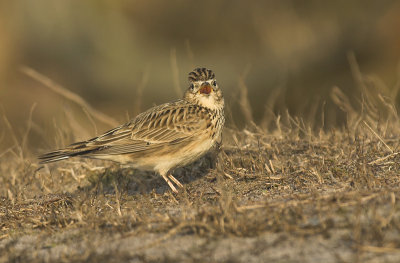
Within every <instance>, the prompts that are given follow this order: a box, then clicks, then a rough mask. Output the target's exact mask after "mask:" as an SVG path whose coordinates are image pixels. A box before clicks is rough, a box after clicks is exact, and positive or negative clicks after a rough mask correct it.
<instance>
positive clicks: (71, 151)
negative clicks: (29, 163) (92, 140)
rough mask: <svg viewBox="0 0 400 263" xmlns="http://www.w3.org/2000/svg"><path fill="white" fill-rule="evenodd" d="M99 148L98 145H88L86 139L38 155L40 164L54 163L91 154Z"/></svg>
mask: <svg viewBox="0 0 400 263" xmlns="http://www.w3.org/2000/svg"><path fill="white" fill-rule="evenodd" d="M98 149H99V147H98V146H88V145H87V142H86V141H85V142H77V143H74V144H71V145H70V146H68V147H67V148H65V149H60V150H56V151H53V152H49V153H45V154H43V155H40V156H38V159H39V160H40V162H39V163H40V164H45V163H52V162H57V161H61V160H65V159H68V158H71V157H74V156H80V155H86V154H90V153H92V152H94V151H96V150H98Z"/></svg>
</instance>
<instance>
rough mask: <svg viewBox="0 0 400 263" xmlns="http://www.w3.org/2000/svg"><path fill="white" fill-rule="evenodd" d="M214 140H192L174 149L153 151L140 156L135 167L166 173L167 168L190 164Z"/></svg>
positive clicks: (205, 150) (207, 149) (208, 148)
mask: <svg viewBox="0 0 400 263" xmlns="http://www.w3.org/2000/svg"><path fill="white" fill-rule="evenodd" d="M213 144H214V140H210V139H208V140H204V141H203V142H201V143H199V142H192V143H189V144H187V145H185V146H181V145H178V146H177V147H176V148H175V149H170V150H169V151H164V152H163V153H154V154H153V155H152V156H148V157H146V158H142V159H141V160H140V161H139V162H137V166H136V168H139V169H145V170H154V171H157V172H159V173H161V174H162V173H166V172H168V171H169V170H171V169H173V168H176V167H181V166H184V165H187V164H190V163H192V162H194V161H196V160H197V159H198V158H200V157H201V156H202V155H204V154H205V153H207V152H208V151H209V150H210V148H211V147H212V146H213Z"/></svg>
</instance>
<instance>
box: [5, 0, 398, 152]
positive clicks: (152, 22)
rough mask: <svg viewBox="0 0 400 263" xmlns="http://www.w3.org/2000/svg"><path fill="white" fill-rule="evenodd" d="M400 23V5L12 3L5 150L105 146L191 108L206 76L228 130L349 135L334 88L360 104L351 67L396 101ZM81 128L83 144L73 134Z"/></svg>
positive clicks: (8, 5)
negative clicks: (133, 128) (291, 126)
mask: <svg viewBox="0 0 400 263" xmlns="http://www.w3.org/2000/svg"><path fill="white" fill-rule="evenodd" d="M399 14H400V2H399V1H373V2H372V3H366V2H365V1H329V2H327V1H317V0H315V1H294V0H293V1H272V0H271V1H235V0H205V1H184V0H172V1H161V0H159V1H127V0H120V1H110V0H96V1H95V0H92V1H90V0H87V1H67V0H57V1H54V0H35V1H23V0H14V1H1V2H0V114H1V118H2V119H1V121H0V147H1V148H2V149H8V148H7V147H11V146H12V145H14V144H15V141H18V140H23V139H24V138H25V137H26V136H28V135H26V134H27V129H29V130H30V131H29V138H31V139H30V140H29V144H30V145H31V146H35V147H39V148H40V149H46V148H49V147H54V146H56V145H59V146H62V145H63V144H64V143H71V142H72V141H73V140H76V139H85V138H86V137H87V136H94V135H95V134H98V133H100V132H103V131H105V130H106V129H109V128H112V127H111V126H112V124H113V123H122V122H125V121H126V120H127V119H128V118H130V117H133V116H135V115H136V114H137V113H138V112H140V111H143V110H146V109H147V108H149V107H151V106H153V105H155V104H160V103H163V102H167V101H171V100H174V99H176V98H178V97H180V96H181V93H182V92H183V90H184V89H185V88H186V87H187V74H188V72H190V71H191V70H192V69H193V68H194V67H197V66H204V67H208V68H210V69H212V70H213V71H214V72H215V73H216V76H217V80H218V82H219V84H220V86H221V87H222V89H223V91H224V94H225V97H226V103H227V111H228V115H229V116H228V119H229V120H228V126H229V127H239V128H242V127H245V125H246V120H248V119H249V118H252V119H253V121H254V122H255V123H257V124H260V125H262V123H263V122H264V124H265V120H266V119H267V118H270V117H271V116H277V115H279V114H280V115H282V114H285V112H286V110H288V112H289V113H290V114H291V115H294V116H299V117H304V118H315V116H316V113H318V112H324V122H325V123H324V125H325V127H326V128H328V129H329V128H332V127H335V126H340V125H342V124H343V122H344V113H343V112H342V111H341V110H340V108H339V107H337V106H336V105H335V104H334V103H333V102H332V99H331V96H330V94H331V91H332V88H333V87H334V86H337V87H339V88H340V89H341V90H342V91H343V92H344V93H345V94H347V95H348V96H349V97H350V98H357V96H358V97H359V94H357V93H358V92H359V90H357V89H356V88H355V86H356V85H355V80H354V76H353V74H352V70H351V68H350V65H349V58H355V59H356V61H357V64H358V66H359V68H360V70H361V72H362V73H363V74H366V75H369V76H371V77H372V78H374V79H375V80H377V81H379V83H380V84H381V86H382V87H385V89H387V90H389V91H390V90H391V89H393V88H394V87H396V85H398V81H399V72H400V70H399V61H400V60H399V58H400V34H399V32H400V15H399ZM31 69H33V70H34V72H35V73H39V74H41V75H36V78H35V77H32V74H31V75H30V74H29V72H30V73H32V71H30V70H31ZM38 76H39V77H38ZM46 80H51V81H52V82H53V83H51V84H49V83H47V84H49V85H50V86H54V85H61V86H62V87H63V88H65V89H67V90H69V91H72V92H74V93H76V94H77V95H79V96H80V97H81V98H82V99H84V100H85V101H87V102H88V103H89V104H90V105H91V106H93V108H94V109H96V110H99V111H101V112H102V113H104V114H106V115H107V116H110V117H111V118H113V121H109V122H107V121H100V120H98V119H96V118H93V116H91V115H90V114H88V113H87V112H88V111H87V109H85V107H82V106H81V105H79V104H77V103H75V102H73V101H71V100H70V99H68V98H66V96H65V94H64V95H60V94H59V93H57V92H55V91H54V90H53V89H51V88H49V87H48V86H46V83H45V82H46ZM388 94H391V93H390V92H389V93H388ZM245 97H247V98H248V102H247V105H246V101H244V100H243V98H245ZM249 105H251V108H250V107H249ZM241 106H245V107H247V108H248V109H249V110H248V112H247V113H246V112H244V113H243V110H241ZM85 112H86V113H85ZM310 112H312V114H311V115H310ZM307 116H308V117H307ZM310 116H311V117H310ZM71 127H72V130H75V131H76V133H75V134H74V135H73V136H72V137H73V138H69V137H66V136H65V134H64V135H63V134H62V133H63V132H65V133H67V131H66V130H67V128H68V129H69V128H71ZM79 130H80V132H78V131H79ZM54 135H56V136H54ZM60 138H64V139H63V140H66V141H62V140H61V141H60ZM65 138H67V139H65ZM3 147H4V148H3ZM38 151H39V150H38ZM0 153H1V152H0Z"/></svg>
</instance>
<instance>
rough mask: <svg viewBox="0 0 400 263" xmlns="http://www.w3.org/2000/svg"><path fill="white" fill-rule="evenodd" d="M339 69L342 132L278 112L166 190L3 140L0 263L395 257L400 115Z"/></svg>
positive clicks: (365, 83) (234, 136) (154, 180)
mask: <svg viewBox="0 0 400 263" xmlns="http://www.w3.org/2000/svg"><path fill="white" fill-rule="evenodd" d="M351 59H352V58H351V55H350V61H351ZM352 63H353V64H352V66H353V67H352V68H353V71H354V72H353V73H354V75H355V77H356V79H357V85H358V87H359V88H360V89H361V91H362V92H361V94H363V96H362V98H360V99H359V100H356V101H357V102H356V103H353V104H351V102H350V100H349V99H348V98H346V96H345V95H344V94H343V92H341V91H340V89H339V88H337V87H336V88H334V89H333V90H332V98H333V101H334V102H335V103H336V104H337V105H338V106H339V107H340V108H341V109H342V110H343V111H344V112H345V114H346V115H347V120H348V122H347V125H346V127H344V128H337V129H333V130H329V131H326V130H324V127H322V126H320V127H316V126H315V125H314V124H312V125H310V123H309V122H307V121H303V120H302V119H300V118H296V117H293V116H290V115H289V114H286V115H284V116H273V118H272V117H271V119H268V120H264V123H266V124H268V125H267V126H268V127H270V128H268V130H267V129H266V128H260V127H258V126H256V125H255V124H253V123H249V125H248V128H246V129H244V130H237V129H229V128H227V129H226V130H225V138H224V147H223V149H222V150H221V152H220V153H219V154H218V156H216V155H214V154H210V155H208V156H206V157H205V158H202V159H201V160H199V161H198V162H196V163H195V164H193V165H191V166H189V167H186V168H181V169H178V170H177V171H176V172H175V174H176V176H177V178H178V180H180V181H181V182H184V183H185V189H184V191H181V192H180V193H179V194H172V193H171V192H170V191H169V190H168V186H167V185H166V184H165V183H164V181H163V180H162V179H161V178H159V177H156V176H154V175H152V174H151V173H145V172H141V171H134V170H130V169H122V168H120V167H118V166H117V165H115V164H110V163H107V162H101V161H86V160H85V161H83V160H79V159H72V160H68V161H65V162H60V163H56V164H54V165H49V166H45V167H44V168H42V169H39V166H38V164H37V162H36V160H35V159H34V156H33V154H32V153H30V152H29V151H28V150H27V149H25V147H24V143H22V144H20V143H19V141H20V140H19V139H18V138H14V141H15V145H14V147H12V148H10V149H6V150H5V151H4V152H2V153H0V155H1V156H2V157H1V166H0V262H27V261H29V262H49V261H68V262H71V261H73V262H83V261H85V262H99V261H112V262H124V261H132V262H176V261H188V262H191V261H219V262H249V261H251V262H257V261H260V260H261V259H262V260H264V261H268V260H270V261H271V260H275V261H279V262H298V261H307V262H322V261H323V262H378V261H379V262H382V261H385V262H398V261H399V260H400V204H399V202H398V199H399V198H400V187H399V183H400V177H399V174H400V164H399V163H400V162H399V161H400V155H399V151H398V148H399V139H400V138H399V130H400V124H399V118H398V116H397V113H396V111H395V108H394V106H393V105H394V101H393V100H390V99H388V98H390V97H389V96H385V95H386V94H385V92H386V91H385V90H384V89H382V88H380V86H379V83H377V82H374V81H373V80H371V79H367V78H365V77H363V76H362V75H361V73H359V71H358V69H357V67H356V63H355V62H354V61H353V62H352ZM240 86H241V87H242V88H243V89H246V86H245V83H244V78H243V80H242V81H241V82H240ZM243 94H246V91H245V90H243ZM241 105H242V107H244V108H246V112H244V114H245V115H246V114H251V109H249V107H250V103H248V101H246V97H242V98H241ZM314 112H315V113H314V114H315V116H314V118H320V117H319V116H321V113H316V111H314ZM88 114H90V112H89V113H88ZM3 119H4V122H5V123H7V122H6V117H5V116H3ZM271 127H272V128H271ZM9 131H10V132H12V127H11V126H9ZM64 132H65V131H64ZM26 134H28V133H26ZM25 137H26V138H27V137H28V135H26V136H24V138H25ZM24 140H26V139H24ZM24 140H23V141H24ZM216 160H217V161H216Z"/></svg>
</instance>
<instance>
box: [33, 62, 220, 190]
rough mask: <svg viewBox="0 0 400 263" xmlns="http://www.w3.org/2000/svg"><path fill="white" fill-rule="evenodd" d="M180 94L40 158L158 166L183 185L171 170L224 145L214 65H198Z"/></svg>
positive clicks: (169, 179) (154, 168)
mask: <svg viewBox="0 0 400 263" xmlns="http://www.w3.org/2000/svg"><path fill="white" fill-rule="evenodd" d="M188 80H189V83H188V84H189V85H188V88H187V89H186V91H185V92H184V95H183V97H182V98H181V99H178V100H175V101H173V102H169V103H164V104H161V105H158V106H155V107H152V108H150V109H149V110H147V111H145V112H143V113H141V114H139V115H137V116H136V117H135V118H133V119H131V120H130V121H129V122H127V123H125V124H123V125H120V126H118V127H116V128H114V129H111V130H109V131H107V132H105V133H104V134H101V135H100V136H97V137H94V138H91V139H89V140H86V141H81V142H76V143H73V144H71V145H69V146H67V147H65V148H63V149H59V150H55V151H52V152H49V153H46V154H43V155H40V156H38V159H39V161H40V162H39V163H40V164H47V163H51V162H56V161H61V160H65V159H69V158H71V157H84V158H85V157H86V158H94V159H103V160H110V161H114V162H118V163H120V164H122V165H124V166H128V167H132V168H135V169H139V170H145V171H154V172H157V173H158V174H159V175H161V177H162V178H163V179H164V180H165V182H166V183H167V184H168V186H169V187H170V188H171V190H172V191H173V192H175V193H178V190H177V189H176V187H175V186H174V184H173V183H175V185H177V186H178V187H180V188H183V185H182V184H181V183H180V182H179V181H178V180H177V179H176V178H175V177H174V176H173V175H172V172H173V170H174V169H175V168H178V167H183V166H186V165H188V164H190V163H193V162H194V161H196V160H198V159H199V158H200V157H202V156H203V155H205V154H206V153H207V152H209V151H210V150H211V149H212V148H215V146H216V145H219V146H220V145H221V142H222V131H223V127H224V124H225V115H224V105H225V102H224V96H223V93H222V90H221V89H220V87H219V86H218V83H217V80H216V79H215V74H214V72H213V71H212V70H210V69H207V68H204V67H199V68H195V69H194V70H193V71H191V72H190V73H189V76H188Z"/></svg>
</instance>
